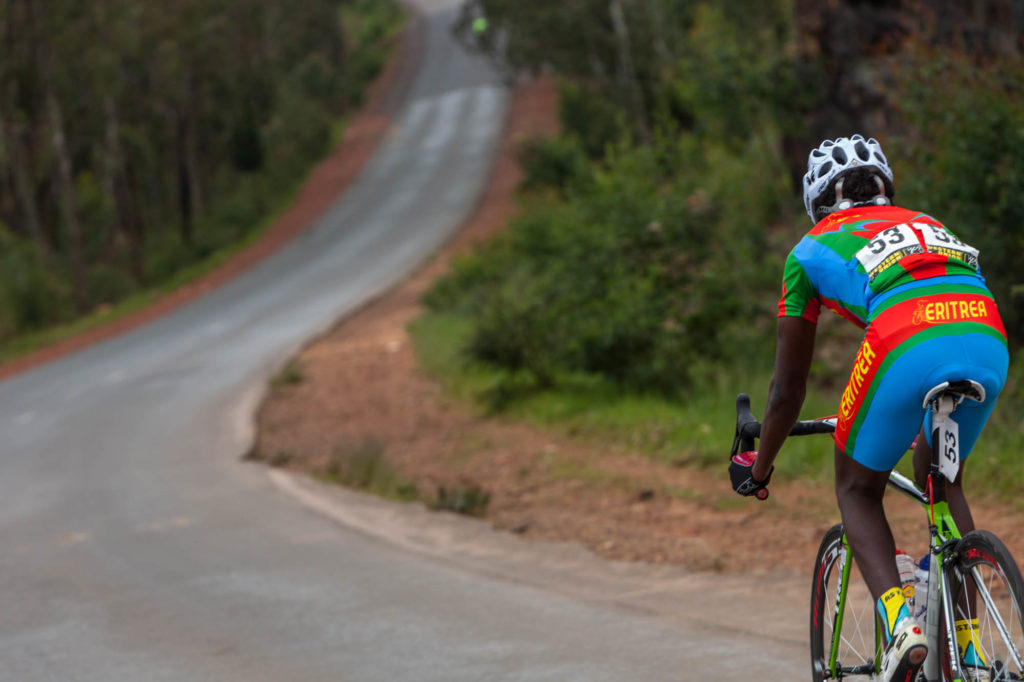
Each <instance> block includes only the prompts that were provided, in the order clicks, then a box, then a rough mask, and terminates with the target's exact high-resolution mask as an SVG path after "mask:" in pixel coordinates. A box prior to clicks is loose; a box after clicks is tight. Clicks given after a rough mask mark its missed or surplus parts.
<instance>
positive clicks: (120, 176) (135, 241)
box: [103, 94, 145, 282]
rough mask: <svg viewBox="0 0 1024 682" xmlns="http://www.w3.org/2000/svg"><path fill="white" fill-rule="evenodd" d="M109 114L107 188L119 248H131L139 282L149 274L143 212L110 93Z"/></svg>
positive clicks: (131, 263) (130, 265) (106, 107)
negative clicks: (128, 176) (129, 180)
mask: <svg viewBox="0 0 1024 682" xmlns="http://www.w3.org/2000/svg"><path fill="white" fill-rule="evenodd" d="M103 109H104V114H105V116H106V135H105V142H106V149H105V153H104V171H105V172H104V180H103V185H104V189H105V190H106V192H107V196H108V197H109V199H110V201H111V203H112V204H113V206H114V211H115V226H114V230H115V240H116V242H117V246H118V248H121V249H123V250H124V251H125V252H127V257H128V268H129V271H130V272H131V274H132V277H133V278H134V279H135V281H136V282H141V281H142V278H143V275H144V274H145V262H144V259H145V256H144V254H143V250H142V231H143V222H142V216H141V215H140V214H139V210H138V204H137V203H136V201H135V197H134V193H133V192H132V188H131V187H130V186H129V185H128V183H127V181H126V180H125V174H126V173H125V167H124V166H125V160H124V155H123V154H122V151H121V124H120V118H119V117H118V115H117V105H116V104H115V103H114V98H113V97H112V96H111V95H109V94H108V95H107V96H106V98H104V102H103Z"/></svg>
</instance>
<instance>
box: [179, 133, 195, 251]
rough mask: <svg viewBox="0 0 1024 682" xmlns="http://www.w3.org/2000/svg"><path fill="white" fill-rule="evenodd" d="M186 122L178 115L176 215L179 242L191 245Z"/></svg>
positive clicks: (190, 206)
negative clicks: (179, 233) (178, 223)
mask: <svg viewBox="0 0 1024 682" xmlns="http://www.w3.org/2000/svg"><path fill="white" fill-rule="evenodd" d="M187 144H188V123H187V122H186V121H185V116H184V115H182V114H180V113H179V115H178V134H177V144H176V145H175V146H176V147H177V166H178V173H177V174H178V215H179V219H180V221H181V222H180V225H179V227H180V229H181V242H182V244H184V245H185V246H188V247H192V245H193V243H194V235H193V233H192V232H193V230H192V183H191V180H190V178H189V170H188V149H187Z"/></svg>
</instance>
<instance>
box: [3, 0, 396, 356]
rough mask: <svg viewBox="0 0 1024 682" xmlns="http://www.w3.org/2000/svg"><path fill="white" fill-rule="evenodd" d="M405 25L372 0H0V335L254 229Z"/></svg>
mask: <svg viewBox="0 0 1024 682" xmlns="http://www.w3.org/2000/svg"><path fill="white" fill-rule="evenodd" d="M402 21H403V14H402V11H401V10H400V9H399V8H398V6H397V4H395V3H393V2H388V1H377V0H343V1H339V0H307V1H306V2H301V3H294V2H284V1H282V0H221V1H219V2H213V1H211V0H180V1H179V2H175V3H173V4H172V5H166V4H162V3H144V2H142V3H140V2H132V1H130V0H90V2H66V1H58V2H44V1H43V0H0V37H2V42H3V45H4V52H3V56H2V57H0V344H4V343H7V342H9V341H11V340H12V339H17V338H20V337H23V336H25V335H26V334H30V333H31V332H33V331H36V330H40V329H45V328H49V327H53V326H55V325H60V324H62V323H66V322H68V321H69V320H73V319H76V318H78V317H81V316H83V315H86V314H88V313H90V312H92V311H95V310H97V309H101V308H103V307H105V306H110V305H111V304H114V303H117V302H118V301H121V300H123V299H125V298H126V297H129V296H131V295H132V294H134V293H136V292H139V291H144V290H147V289H150V288H153V287H159V286H161V284H162V283H165V282H167V281H168V280H169V279H171V278H173V277H174V276H175V275H176V274H178V273H180V272H182V271H183V270H184V269H186V268H188V267H191V266H194V265H195V264H197V263H202V262H203V261H204V260H205V259H208V258H210V257H211V255H212V254H216V253H217V252H218V251H220V250H222V249H225V248H231V247H232V245H237V244H238V243H239V242H240V241H242V240H244V239H245V238H247V237H249V236H250V235H251V234H252V233H253V232H254V231H255V230H258V229H259V227H260V225H261V224H262V223H263V222H264V221H265V220H266V218H267V216H268V215H270V214H272V213H273V212H275V211H277V210H279V209H280V208H281V204H282V202H284V201H286V200H287V198H288V196H290V193H291V192H293V191H294V190H295V188H296V187H297V186H298V184H299V183H300V182H301V181H302V179H303V178H304V177H305V175H306V173H307V172H308V170H309V168H310V167H311V166H312V164H313V162H315V161H316V160H317V159H319V158H320V157H322V156H323V155H324V154H325V153H326V152H327V150H328V149H329V147H330V145H331V143H332V141H334V140H336V138H337V136H338V135H339V134H340V130H341V128H342V121H343V117H344V113H345V112H346V111H348V110H349V109H351V108H352V107H354V106H357V105H358V104H359V102H360V100H361V97H362V92H363V88H364V87H365V85H366V84H367V83H368V81H369V80H370V79H371V78H372V76H373V75H374V74H375V73H376V72H377V71H378V70H379V68H380V66H381V64H382V62H383V60H384V58H385V56H386V54H387V48H388V45H389V43H388V41H389V39H390V38H391V37H392V36H393V35H394V33H395V31H396V29H397V27H398V26H399V25H400V24H401V22H402Z"/></svg>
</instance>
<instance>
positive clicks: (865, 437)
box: [779, 206, 1008, 471]
mask: <svg viewBox="0 0 1024 682" xmlns="http://www.w3.org/2000/svg"><path fill="white" fill-rule="evenodd" d="M822 305H824V306H825V307H827V308H829V309H830V310H832V311H834V312H836V313H837V314H839V315H840V316H842V317H844V318H846V319H848V320H850V321H851V322H853V323H854V324H857V325H858V326H860V327H862V328H866V329H865V334H864V339H863V342H862V345H861V347H860V350H859V351H858V353H857V357H856V358H855V359H854V363H853V369H852V371H851V373H850V379H849V382H848V383H847V385H846V388H845V390H844V391H843V395H842V398H841V399H840V402H839V409H838V418H837V423H836V432H835V441H836V445H837V446H838V447H839V448H840V449H841V450H842V451H843V452H845V453H846V454H847V455H849V456H850V457H852V458H853V459H854V460H855V461H857V462H859V463H860V464H863V465H864V466H866V467H868V468H870V469H874V470H876V471H887V470H890V469H892V467H893V466H895V464H896V462H897V461H898V460H899V459H900V457H901V456H902V455H903V453H904V452H906V448H907V445H908V444H909V443H910V441H911V440H912V439H913V436H914V434H916V433H917V430H918V429H919V428H920V427H921V420H922V416H923V407H922V399H923V397H924V395H925V393H926V392H927V391H928V389H930V388H931V387H933V386H935V385H937V384H938V383H940V382H942V381H947V380H948V381H953V380H961V379H971V380H975V381H978V382H980V383H981V384H982V385H983V386H984V387H985V389H986V395H987V399H986V401H985V403H984V404H983V405H979V406H972V407H970V408H965V409H962V410H958V412H957V422H958V424H959V425H960V439H961V446H962V455H961V456H962V457H964V458H966V456H967V455H968V454H970V451H971V448H972V447H973V445H974V441H975V440H976V439H977V437H978V435H979V434H980V433H981V429H982V427H983V426H984V424H985V422H986V420H987V419H988V415H989V413H990V411H991V409H992V406H993V405H994V404H995V400H996V397H997V396H998V395H999V392H1000V391H1001V390H1002V386H1003V384H1004V382H1005V380H1006V370H1007V363H1008V356H1007V351H1006V332H1005V330H1004V328H1003V323H1002V321H1001V319H1000V317H999V311H998V309H997V307H996V304H995V301H994V300H993V299H992V295H991V293H990V292H989V290H988V288H987V287H986V286H985V280H984V278H982V276H981V274H980V272H979V270H978V251H977V249H975V248H974V247H972V246H970V245H968V244H965V243H964V242H962V241H961V240H960V239H958V238H957V236H956V235H955V234H953V233H952V232H951V231H950V230H949V229H948V228H946V227H945V226H944V225H942V223H940V222H939V221H937V220H935V219H934V218H932V217H931V216H928V215H925V214H924V213H920V212H917V211H909V210H906V209H903V208H896V207H893V206H871V207H867V208H852V209H847V210H844V211H837V212H835V213H833V214H831V215H829V216H828V217H826V218H825V219H824V220H822V221H821V222H819V223H818V224H817V225H815V226H814V229H812V230H811V231H810V232H808V233H807V234H806V235H805V236H804V237H803V238H802V239H801V240H800V242H799V243H798V244H797V245H796V246H795V247H794V248H793V250H792V252H791V253H790V254H789V257H788V258H787V259H786V268H785V273H784V276H783V286H782V298H781V300H780V301H779V316H780V317H801V318H804V319H807V320H810V321H811V322H817V320H818V314H819V313H820V311H821V306H822Z"/></svg>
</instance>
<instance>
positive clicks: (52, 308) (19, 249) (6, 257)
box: [0, 223, 74, 340]
mask: <svg viewBox="0 0 1024 682" xmlns="http://www.w3.org/2000/svg"><path fill="white" fill-rule="evenodd" d="M73 309H74V302H73V297H72V292H71V289H70V287H69V286H68V284H67V280H66V279H65V278H64V277H63V273H62V272H60V271H59V270H57V271H55V270H54V269H53V268H52V267H48V266H47V264H46V263H44V262H43V259H42V258H41V257H40V255H39V252H38V251H37V250H36V249H35V248H33V246H32V245H31V244H30V243H29V242H27V241H25V240H23V239H19V238H18V237H16V236H15V235H13V234H11V233H10V232H9V231H8V229H7V227H6V226H4V225H3V223H0V340H6V339H9V338H11V337H13V336H15V335H17V334H19V333H24V332H26V331H30V330H37V329H41V328H43V327H45V326H47V325H52V324H57V323H59V322H62V321H64V320H66V319H68V318H69V317H70V316H71V314H72V311H73Z"/></svg>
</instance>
